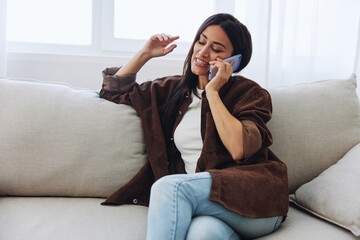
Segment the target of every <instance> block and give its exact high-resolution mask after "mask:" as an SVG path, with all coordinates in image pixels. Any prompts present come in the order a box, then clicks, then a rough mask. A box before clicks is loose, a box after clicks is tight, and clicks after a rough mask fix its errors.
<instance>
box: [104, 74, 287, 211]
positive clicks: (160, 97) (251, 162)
mask: <svg viewBox="0 0 360 240" xmlns="http://www.w3.org/2000/svg"><path fill="white" fill-rule="evenodd" d="M118 69H119V68H108V69H105V70H104V71H103V77H104V81H103V86H102V89H101V91H100V97H102V98H105V99H108V100H110V101H112V102H115V103H121V104H127V105H131V106H132V107H133V108H134V109H135V110H136V111H137V113H138V115H139V116H140V118H141V122H142V127H143V131H144V140H145V146H146V149H147V153H148V160H149V161H148V162H147V163H146V164H145V165H144V167H143V168H142V169H141V170H140V171H139V172H138V173H137V174H136V175H135V176H134V177H133V178H132V179H131V180H130V181H129V182H128V183H127V184H125V185H124V186H122V187H121V188H120V189H119V190H118V191H116V192H115V193H113V194H112V195H111V196H109V197H108V198H107V199H106V201H105V202H103V204H104V205H118V204H128V203H134V204H142V205H148V202H149V196H150V188H151V185H152V184H153V183H154V181H156V180H157V179H159V178H161V177H163V176H165V175H168V174H175V173H185V168H184V162H183V161H182V159H181V156H180V153H179V151H178V150H177V148H176V146H175V144H174V141H173V138H172V137H170V139H165V137H164V135H167V134H163V129H162V126H161V123H160V116H159V111H158V110H159V107H160V106H161V104H162V103H163V102H164V101H166V100H167V99H168V98H169V96H170V94H171V92H172V90H173V89H174V88H175V87H176V86H177V85H178V84H179V82H180V78H181V76H170V77H164V78H159V79H156V80H154V81H149V82H145V83H142V84H137V83H136V82H135V79H136V76H135V75H128V76H124V77H118V76H114V74H115V73H116V72H117V70H118ZM184 94H185V98H184V99H185V100H184V102H182V103H181V106H180V109H179V113H178V116H177V118H176V119H175V125H174V128H176V126H177V125H178V123H179V122H180V121H181V119H182V116H183V115H184V113H185V112H186V110H187V108H188V106H189V105H190V103H191V97H190V96H191V93H190V92H186V93H184ZM202 97H203V98H202V109H201V136H202V140H203V148H202V151H201V154H200V158H199V159H198V163H197V169H196V171H197V172H201V171H208V172H210V174H211V176H212V186H211V195H210V199H211V200H212V201H214V202H217V203H219V204H221V205H223V206H224V207H225V208H227V209H229V210H231V211H233V212H235V213H237V214H239V215H242V216H244V217H257V218H259V217H271V216H286V215H287V211H288V180H287V170H286V166H285V164H284V163H282V162H281V161H280V160H279V159H278V158H277V157H276V156H275V155H274V154H273V153H272V152H271V151H270V150H269V149H268V147H269V146H270V145H271V144H272V136H271V133H270V131H269V129H268V128H267V127H266V122H268V121H269V120H270V118H271V112H272V105H271V98H270V95H269V93H268V92H267V91H266V90H265V89H263V88H261V87H260V86H259V85H258V84H257V83H255V82H254V81H251V80H249V79H246V78H244V77H241V76H236V77H231V78H230V79H229V81H228V82H227V83H226V84H225V85H224V86H223V87H222V89H221V91H220V97H221V99H222V101H223V103H224V105H225V106H226V107H227V109H228V110H229V111H230V113H231V114H232V115H233V116H234V117H236V118H237V119H238V120H239V121H241V122H242V124H243V128H244V134H243V139H244V146H243V148H244V156H245V157H244V159H243V160H241V161H234V160H233V159H232V157H231V155H230V153H229V152H228V151H227V149H226V148H225V146H224V145H223V143H222V141H221V139H220V137H219V135H218V132H217V130H216V127H215V122H214V119H213V117H212V115H211V111H210V107H209V103H208V101H207V99H206V92H205V91H204V92H203V96H202ZM173 132H174V131H173ZM173 132H172V133H173ZM169 135H171V134H169Z"/></svg>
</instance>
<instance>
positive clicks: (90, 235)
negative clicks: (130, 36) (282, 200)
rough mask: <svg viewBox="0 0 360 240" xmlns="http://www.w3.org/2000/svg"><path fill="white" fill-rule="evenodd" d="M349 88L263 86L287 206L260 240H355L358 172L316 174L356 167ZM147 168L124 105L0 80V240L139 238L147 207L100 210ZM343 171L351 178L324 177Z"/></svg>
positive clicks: (350, 84) (63, 88)
mask: <svg viewBox="0 0 360 240" xmlns="http://www.w3.org/2000/svg"><path fill="white" fill-rule="evenodd" d="M100 84H101V83H100V82H99V86H100ZM355 88H356V79H355V76H352V77H350V78H349V79H344V80H327V81H321V82H316V83H311V84H301V85H296V86H291V87H284V88H275V89H269V91H270V93H271V95H272V100H273V118H272V120H271V121H270V123H269V128H270V129H271V131H272V133H273V138H274V144H273V145H272V147H271V149H272V150H273V151H274V152H275V153H276V154H277V155H278V156H279V158H280V159H282V160H283V161H284V162H285V163H286V164H287V166H288V171H289V180H290V184H289V189H290V192H291V194H293V195H291V198H290V200H291V201H292V202H294V203H295V204H291V207H290V210H289V214H288V217H287V220H286V221H285V222H284V223H283V224H282V225H281V227H280V229H279V230H278V231H277V232H275V233H274V234H271V235H268V236H265V237H263V238H261V239H263V240H265V239H266V240H268V239H277V240H282V239H284V240H285V239H286V240H288V239H298V240H300V239H301V240H304V239H307V240H308V239H316V240H319V239H320V240H321V239H326V240H329V239H337V240H338V239H340V240H345V239H359V238H358V237H356V236H355V235H356V234H357V235H358V234H359V221H360V220H359V218H360V212H359V207H360V200H359V194H358V192H359V193H360V190H359V189H360V187H359V186H360V181H357V180H359V179H358V178H357V176H360V174H356V171H359V169H360V168H359V167H357V168H356V167H354V166H350V167H349V166H347V168H340V171H333V172H335V173H332V172H330V173H329V174H328V175H330V179H339V180H341V182H340V183H339V184H340V185H336V184H335V185H333V184H332V183H331V184H330V183H327V180H325V184H324V180H322V179H323V178H320V177H318V175H319V174H320V173H323V174H322V175H324V174H325V173H326V172H327V171H328V168H329V167H330V166H333V167H334V166H337V165H338V164H339V162H338V160H340V159H342V158H343V156H344V155H345V154H346V153H347V152H348V151H349V150H351V149H352V155H351V154H347V155H348V156H350V157H348V158H350V161H348V162H350V164H354V160H352V159H353V158H354V156H355V158H356V156H358V159H357V161H355V164H357V163H359V162H360V159H359V158H360V153H359V152H360V150H359V148H360V147H359V145H357V144H359V143H360V108H359V100H358V98H357V95H356V91H355ZM355 146H357V147H355ZM354 147H355V148H354ZM347 155H345V156H347ZM145 161H146V151H145V147H144V144H143V138H142V133H141V124H140V121H139V118H138V117H137V116H136V113H135V111H134V110H133V109H132V108H130V107H128V106H125V105H116V104H113V103H111V102H108V101H105V100H103V99H100V98H99V96H98V93H97V92H96V91H92V90H81V89H74V88H72V87H71V86H68V85H63V84H53V83H40V82H32V81H19V80H9V79H0V239H1V240H17V239H21V240H23V239H27V240H42V239H44V240H45V239H46V240H51V239H87V240H91V239H106V240H111V239H123V240H132V239H139V240H142V239H144V238H145V232H146V221H147V219H146V215H147V208H146V207H143V206H136V205H131V206H130V205H123V206H115V207H110V206H102V205H100V203H101V202H102V201H103V200H104V198H105V197H106V196H108V195H109V194H111V193H113V192H114V191H115V190H117V189H118V188H119V187H120V186H121V185H122V184H124V183H125V182H127V181H128V180H129V179H130V178H131V177H132V176H133V175H134V174H135V173H136V172H137V170H138V169H140V167H141V166H142V165H143V164H144V162H145ZM345 165H346V164H345ZM358 166H359V165H358ZM341 169H348V170H346V171H343V170H341ZM349 169H350V170H349ZM352 169H355V170H354V171H355V173H354V174H350V172H352ZM335 170H336V169H335ZM339 172H340V173H339ZM344 172H345V173H349V174H346V175H347V176H348V175H351V176H353V177H350V178H346V179H344V178H345V177H334V176H333V175H331V174H335V176H337V175H336V174H341V173H344ZM325 175H326V174H325ZM325 177H326V176H325ZM319 179H320V181H317V180H319ZM325 179H326V178H325ZM307 182H310V183H308V184H305V183H307ZM319 182H320V183H319ZM354 185H355V186H354ZM324 186H326V187H328V188H324ZM339 186H340V187H339ZM354 189H357V191H354ZM294 193H295V194H294ZM331 193H333V196H335V197H334V198H332V197H331V196H332V195H331ZM295 205H298V206H300V208H299V207H296V206H295ZM327 207H329V209H327ZM324 208H325V209H324ZM301 209H307V211H304V210H301ZM349 210H350V211H349ZM310 212H312V213H310ZM354 214H355V216H354ZM350 230H351V231H352V232H351V231H350Z"/></svg>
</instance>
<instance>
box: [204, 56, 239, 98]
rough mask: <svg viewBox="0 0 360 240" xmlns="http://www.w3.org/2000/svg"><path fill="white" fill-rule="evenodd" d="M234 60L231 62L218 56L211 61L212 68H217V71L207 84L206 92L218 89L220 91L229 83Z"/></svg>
mask: <svg viewBox="0 0 360 240" xmlns="http://www.w3.org/2000/svg"><path fill="white" fill-rule="evenodd" d="M233 63H234V61H231V62H230V63H228V62H226V61H224V60H222V59H220V58H217V59H216V61H210V64H211V67H212V68H217V73H216V75H215V77H214V78H213V79H211V80H210V82H209V83H208V84H207V85H206V87H205V90H206V92H209V91H216V92H219V91H220V89H221V88H222V87H223V86H224V85H225V84H226V83H227V81H228V80H229V79H230V77H231V74H232V73H233V68H232V65H233Z"/></svg>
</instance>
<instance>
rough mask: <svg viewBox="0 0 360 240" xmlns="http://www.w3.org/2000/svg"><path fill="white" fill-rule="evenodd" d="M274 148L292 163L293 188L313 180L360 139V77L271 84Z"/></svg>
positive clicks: (287, 163) (291, 188)
mask: <svg viewBox="0 0 360 240" xmlns="http://www.w3.org/2000/svg"><path fill="white" fill-rule="evenodd" d="M269 91H270V94H271V96H272V102H273V116H272V119H271V121H270V122H269V124H268V126H269V129H270V131H271V133H272V134H273V139H274V144H273V145H272V146H271V147H270V148H271V150H272V151H273V152H274V153H275V154H276V155H277V156H278V157H279V158H280V159H281V160H282V161H284V162H285V164H286V165H287V167H288V174H289V185H290V186H289V187H290V192H291V193H294V191H295V190H296V189H297V188H298V187H300V186H301V185H303V184H304V183H306V182H309V181H311V180H312V179H314V178H315V177H316V176H318V175H319V174H320V173H321V172H323V171H324V170H325V169H327V168H328V167H330V166H331V165H333V164H334V163H336V162H337V161H338V160H339V159H340V158H341V157H342V156H344V154H345V153H346V152H347V151H349V150H350V149H351V148H352V147H353V146H354V145H355V144H357V143H359V142H360V105H359V99H358V97H357V94H356V78H355V75H352V76H351V77H350V78H349V79H334V80H325V81H318V82H313V83H305V84H298V85H294V86H289V87H281V88H273V89H269Z"/></svg>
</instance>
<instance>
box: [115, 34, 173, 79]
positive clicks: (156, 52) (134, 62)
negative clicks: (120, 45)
mask: <svg viewBox="0 0 360 240" xmlns="http://www.w3.org/2000/svg"><path fill="white" fill-rule="evenodd" d="M177 39H179V36H175V37H173V36H170V35H168V34H164V33H162V34H155V35H153V36H151V38H150V39H149V40H148V41H147V42H146V44H145V46H144V47H143V48H142V49H141V50H140V51H139V52H137V53H136V54H135V55H134V56H133V57H132V58H131V59H130V61H129V62H128V63H127V64H125V65H124V66H123V67H121V68H120V69H119V71H117V72H116V74H115V75H117V76H125V75H128V74H136V73H137V72H138V71H139V70H140V69H141V68H142V67H143V66H144V64H145V63H146V62H147V61H149V60H150V59H151V58H154V57H161V56H165V55H167V54H169V53H171V52H172V51H173V50H174V49H175V48H176V47H177V46H176V44H171V43H172V42H174V41H175V40H177ZM169 44H170V45H169Z"/></svg>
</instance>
